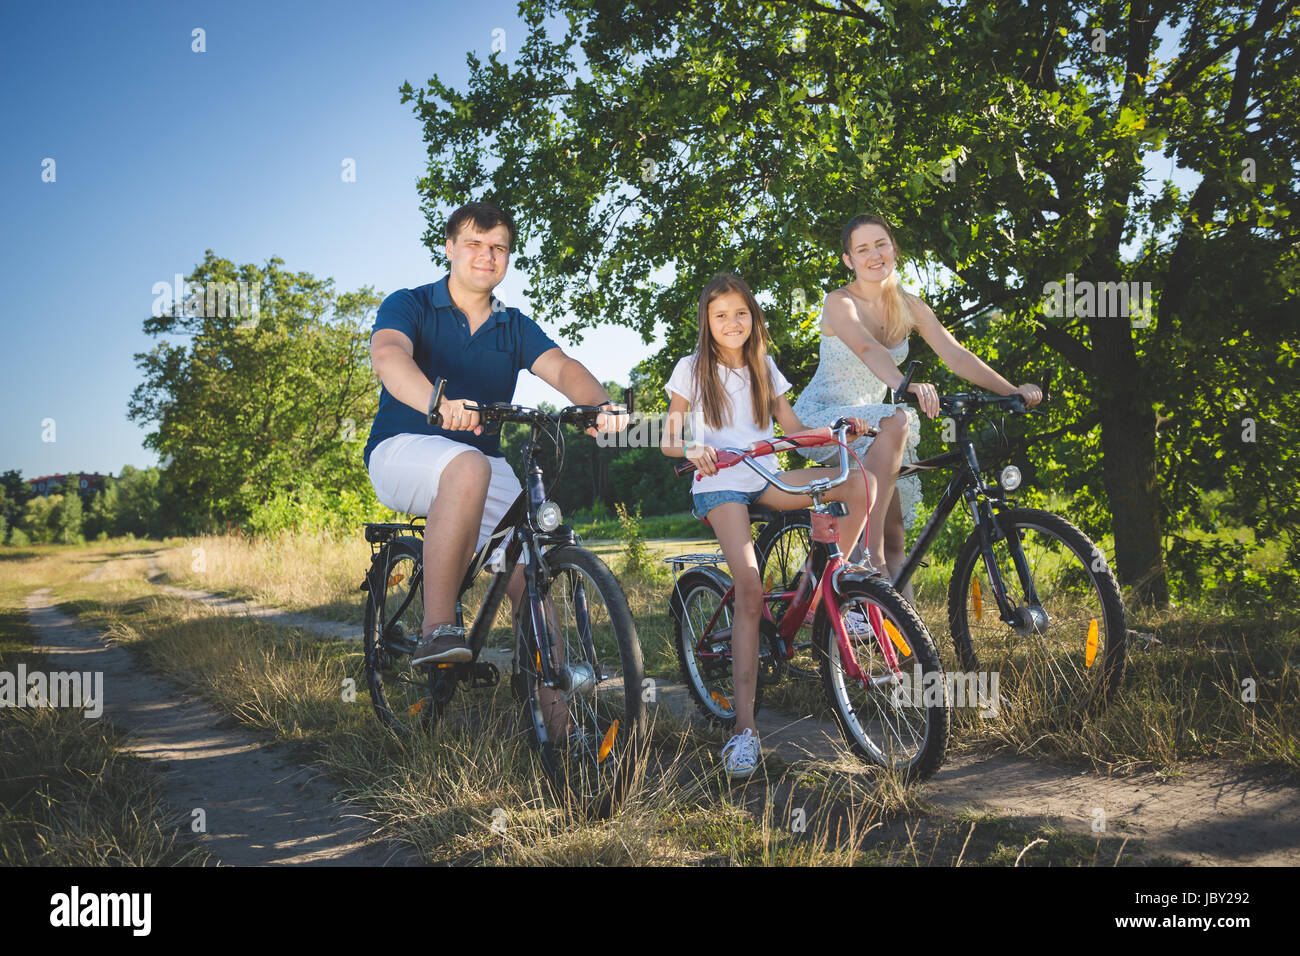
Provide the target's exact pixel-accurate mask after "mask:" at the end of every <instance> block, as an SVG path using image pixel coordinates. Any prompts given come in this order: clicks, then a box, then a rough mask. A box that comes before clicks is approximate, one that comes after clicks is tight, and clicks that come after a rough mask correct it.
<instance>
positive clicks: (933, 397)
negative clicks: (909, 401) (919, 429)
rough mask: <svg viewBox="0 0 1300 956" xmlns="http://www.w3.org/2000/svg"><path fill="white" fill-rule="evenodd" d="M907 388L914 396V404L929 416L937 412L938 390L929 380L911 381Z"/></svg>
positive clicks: (932, 416)
mask: <svg viewBox="0 0 1300 956" xmlns="http://www.w3.org/2000/svg"><path fill="white" fill-rule="evenodd" d="M907 390H908V391H909V392H911V393H912V394H913V395H915V396H916V404H917V405H918V406H920V408H921V411H923V412H925V414H926V416H927V417H929V418H934V417H935V416H936V415H938V414H939V390H938V389H937V388H935V387H934V386H933V385H931V384H930V383H929V382H913V383H912V384H911V385H909V386H907Z"/></svg>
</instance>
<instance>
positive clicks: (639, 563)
mask: <svg viewBox="0 0 1300 956" xmlns="http://www.w3.org/2000/svg"><path fill="white" fill-rule="evenodd" d="M614 511H615V512H616V513H617V514H618V529H619V537H620V538H622V540H623V573H624V574H627V575H633V574H644V573H645V571H646V569H647V568H648V567H649V566H650V564H651V563H652V559H651V557H650V550H649V549H648V548H647V547H646V546H645V536H644V535H643V534H642V533H641V506H640V505H638V506H637V509H636V513H635V514H629V513H628V510H627V508H626V507H625V506H624V505H623V503H622V502H621V501H620V502H617V503H615V505H614Z"/></svg>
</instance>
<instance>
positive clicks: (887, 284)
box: [840, 216, 916, 345]
mask: <svg viewBox="0 0 1300 956" xmlns="http://www.w3.org/2000/svg"><path fill="white" fill-rule="evenodd" d="M869 225H875V226H879V227H880V228H881V229H883V230H885V235H887V236H889V241H890V242H891V243H893V245H894V256H895V259H894V268H893V270H892V271H891V272H890V273H889V276H888V277H887V278H886V279H885V281H884V284H883V292H884V296H883V301H882V303H881V304H882V305H883V306H884V309H883V311H884V313H885V315H884V319H885V321H884V322H883V323H882V325H883V328H882V329H881V333H882V334H883V336H884V341H882V342H881V343H880V344H881V345H888V344H889V343H890V342H893V341H895V340H898V341H902V339H903V338H904V337H905V336H907V335H911V334H912V330H913V329H914V328H916V316H915V315H913V314H912V310H911V308H910V307H909V304H908V301H907V299H908V295H907V293H906V292H904V291H903V287H902V285H901V284H900V283H899V279H898V256H900V255H902V251H901V250H900V249H899V248H898V240H897V239H895V238H894V230H892V229H890V228H889V223H887V222H885V220H883V219H881V218H880V217H879V216H854V217H853V218H852V219H850V220H849V221H848V224H847V225H845V227H844V231H843V232H841V233H840V245H841V246H842V247H843V249H844V254H845V255H846V256H848V257H849V258H850V259H852V258H853V253H852V252H850V251H849V242H850V241H851V240H852V238H853V233H854V231H855V230H856V229H857V228H858V227H859V226H869ZM854 277H855V279H856V273H855V276H854Z"/></svg>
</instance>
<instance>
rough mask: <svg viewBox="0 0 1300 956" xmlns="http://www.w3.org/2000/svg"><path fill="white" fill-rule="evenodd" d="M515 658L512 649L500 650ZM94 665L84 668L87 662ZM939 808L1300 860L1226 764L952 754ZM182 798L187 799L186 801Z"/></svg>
mask: <svg viewBox="0 0 1300 956" xmlns="http://www.w3.org/2000/svg"><path fill="white" fill-rule="evenodd" d="M148 561H149V577H150V580H151V582H152V583H153V584H154V585H155V586H156V587H158V588H160V589H161V590H164V591H166V592H168V593H172V594H176V595H178V596H182V597H186V598H189V599H191V600H198V601H203V602H204V603H206V604H208V605H209V606H212V607H215V608H218V609H220V610H223V611H226V612H229V613H238V614H250V615H256V616H258V617H261V618H263V619H266V620H269V621H273V622H275V623H277V624H281V623H282V624H287V625H291V626H294V627H300V628H304V629H306V630H310V631H314V632H316V633H319V634H321V635H323V636H327V637H333V638H337V639H344V640H360V639H361V633H360V628H359V627H358V626H356V625H347V624H339V623H336V622H329V621H321V620H318V619H315V618H312V617H310V616H309V615H305V614H296V613H291V612H286V611H282V610H278V609H275V608H266V607H262V606H259V605H257V604H255V603H253V602H249V601H239V600H235V599H232V598H228V597H223V596H220V595H215V594H210V593H208V592H204V591H194V590H190V589H187V588H179V587H176V586H174V585H168V584H165V583H163V582H161V581H160V580H158V578H159V577H160V576H161V575H162V572H161V569H159V567H158V565H157V563H156V561H155V560H154V558H153V557H152V556H150V557H149V559H148ZM500 654H501V656H502V657H503V658H504V659H505V663H507V664H508V658H509V654H508V653H506V652H500ZM83 669H84V668H83ZM657 701H658V703H659V704H661V705H664V706H667V707H668V708H670V709H671V710H672V711H674V712H675V713H679V714H682V715H687V714H690V713H693V710H694V708H693V705H692V702H691V700H690V698H689V695H688V694H687V692H686V688H685V687H684V686H682V685H675V684H668V683H660V685H659V686H658V688H657ZM759 731H760V733H761V734H762V737H763V746H764V751H765V752H766V753H770V754H773V755H775V756H777V757H779V758H781V759H783V760H785V761H786V762H791V763H793V762H796V761H802V760H834V759H837V757H838V756H839V755H841V754H842V753H843V752H844V747H843V743H842V741H841V738H840V735H839V731H838V729H837V728H836V727H835V726H834V725H833V724H830V723H827V722H824V721H819V720H815V719H813V718H810V717H805V718H802V719H799V718H791V717H789V716H788V715H785V714H782V713H779V712H774V711H772V710H770V709H769V710H767V711H765V712H763V713H761V714H760V719H759ZM925 796H926V798H927V799H928V800H930V801H931V802H932V803H934V804H935V805H937V806H939V807H941V808H943V809H945V810H948V811H950V812H956V811H959V810H963V809H972V810H985V811H989V812H993V813H997V814H1000V815H1005V816H1015V817H1022V818H1025V819H1030V820H1042V821H1051V822H1052V823H1053V824H1054V825H1056V826H1059V827H1061V828H1062V829H1065V830H1068V831H1070V832H1075V833H1079V834H1084V835H1092V836H1096V835H1098V834H1099V832H1100V831H1098V830H1096V829H1094V828H1095V827H1097V826H1101V825H1104V826H1105V831H1104V833H1105V834H1106V835H1108V836H1114V835H1121V836H1131V837H1132V838H1134V839H1137V840H1141V841H1142V842H1143V844H1144V846H1145V850H1146V852H1145V856H1146V857H1147V858H1151V857H1155V856H1167V857H1171V858H1174V859H1177V860H1184V861H1187V862H1189V863H1193V864H1204V865H1232V864H1261V865H1292V866H1294V865H1297V864H1300V788H1297V787H1296V786H1295V785H1293V784H1288V783H1285V782H1279V781H1278V780H1277V779H1276V778H1271V777H1268V776H1266V775H1262V774H1258V773H1254V772H1251V771H1245V770H1242V769H1241V768H1238V767H1235V766H1233V765H1230V764H1227V763H1224V762H1204V763H1195V764H1191V765H1189V767H1188V769H1187V770H1186V772H1185V773H1184V774H1183V775H1181V776H1179V777H1176V778H1172V779H1166V778H1164V777H1162V776H1160V775H1157V774H1135V775H1129V776H1125V777H1113V778H1108V777H1106V776H1104V775H1101V774H1097V773H1095V772H1092V771H1090V770H1086V769H1080V768H1078V767H1062V766H1056V765H1053V764H1051V763H1049V762H1046V761H1043V760H1041V759H1037V760H1031V759H1028V758H1021V757H1014V756H1007V755H1003V754H995V755H991V756H978V755H957V756H953V757H950V758H949V760H948V761H947V762H946V763H945V764H944V766H943V767H942V768H941V769H940V770H939V772H938V773H937V774H936V775H935V777H934V779H933V780H932V781H931V782H930V784H929V785H928V786H927V788H926V790H925ZM178 805H181V804H178Z"/></svg>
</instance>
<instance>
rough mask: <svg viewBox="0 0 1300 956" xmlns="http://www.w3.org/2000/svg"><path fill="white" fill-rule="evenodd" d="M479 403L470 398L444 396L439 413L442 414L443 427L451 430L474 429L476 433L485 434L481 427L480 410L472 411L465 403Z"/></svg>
mask: <svg viewBox="0 0 1300 956" xmlns="http://www.w3.org/2000/svg"><path fill="white" fill-rule="evenodd" d="M466 402H469V403H470V404H472V405H477V404H478V402H475V401H472V400H471V399H468V398H444V399H443V400H442V404H441V405H439V406H438V413H439V414H440V415H441V416H442V426H441V427H442V428H443V430H444V431H449V432H463V431H472V432H473V433H474V434H475V435H481V434H483V429H482V428H481V427H479V420H478V412H472V411H470V410H469V409H468V408H466V407H465V403H466Z"/></svg>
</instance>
